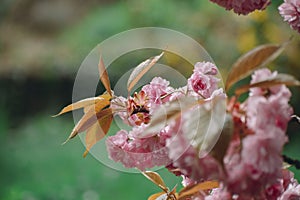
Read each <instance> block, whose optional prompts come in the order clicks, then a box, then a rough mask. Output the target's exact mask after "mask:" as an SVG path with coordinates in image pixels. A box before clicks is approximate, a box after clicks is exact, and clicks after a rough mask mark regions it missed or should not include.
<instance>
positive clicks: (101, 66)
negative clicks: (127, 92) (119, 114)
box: [98, 56, 112, 96]
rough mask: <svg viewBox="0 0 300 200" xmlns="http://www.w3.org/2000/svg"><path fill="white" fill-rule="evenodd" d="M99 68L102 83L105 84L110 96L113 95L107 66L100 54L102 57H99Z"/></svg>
mask: <svg viewBox="0 0 300 200" xmlns="http://www.w3.org/2000/svg"><path fill="white" fill-rule="evenodd" d="M98 70H99V76H100V80H101V82H102V84H103V85H104V87H105V89H106V91H107V92H108V94H109V95H110V96H112V91H111V88H110V81H109V77H108V73H107V70H106V67H105V65H104V62H103V59H102V56H100V59H99V64H98Z"/></svg>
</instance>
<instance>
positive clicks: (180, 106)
mask: <svg viewBox="0 0 300 200" xmlns="http://www.w3.org/2000/svg"><path fill="white" fill-rule="evenodd" d="M204 103H205V101H204V100H196V99H194V98H192V97H183V98H181V99H179V100H175V101H172V102H168V103H166V104H163V105H161V106H160V107H159V108H158V109H157V110H156V111H155V113H154V114H153V115H152V117H151V121H150V124H149V126H148V127H147V128H146V130H145V131H143V132H142V133H141V134H139V135H138V137H140V138H147V137H151V136H153V135H155V134H157V133H158V132H159V131H160V130H161V129H163V128H164V127H165V126H166V125H167V124H168V123H169V122H170V121H172V120H176V119H177V118H178V117H180V116H181V114H182V113H183V112H186V111H188V110H189V109H191V108H192V107H194V106H196V105H200V104H204Z"/></svg>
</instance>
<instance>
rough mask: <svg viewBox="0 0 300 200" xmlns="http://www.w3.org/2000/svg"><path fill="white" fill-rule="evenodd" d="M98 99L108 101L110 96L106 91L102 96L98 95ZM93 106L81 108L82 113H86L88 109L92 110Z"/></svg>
mask: <svg viewBox="0 0 300 200" xmlns="http://www.w3.org/2000/svg"><path fill="white" fill-rule="evenodd" d="M98 97H100V98H103V99H105V100H106V101H110V100H111V98H112V97H111V96H110V94H108V93H107V92H106V91H105V92H104V93H103V94H102V95H100V96H98ZM94 106H95V105H94V104H92V105H88V106H86V107H84V108H83V112H84V113H87V112H88V111H89V110H90V109H94Z"/></svg>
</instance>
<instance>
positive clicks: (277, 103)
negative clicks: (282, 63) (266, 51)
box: [246, 69, 293, 134]
mask: <svg viewBox="0 0 300 200" xmlns="http://www.w3.org/2000/svg"><path fill="white" fill-rule="evenodd" d="M276 74H277V73H276V72H274V73H271V72H270V71H269V70H268V69H261V70H257V71H256V72H254V74H253V75H252V80H251V83H256V82H260V81H263V80H266V79H267V78H270V77H273V76H276ZM290 97H291V92H290V91H289V89H288V88H287V87H286V86H284V85H277V86H272V87H270V88H252V89H251V90H250V97H249V98H248V99H247V102H246V107H247V109H246V115H247V126H248V127H249V128H250V129H252V130H253V131H256V130H258V129H261V130H265V132H266V133H269V134H271V133H272V131H271V130H268V129H269V128H271V129H273V127H277V128H280V129H281V130H282V131H283V132H284V131H286V128H287V123H288V121H289V120H290V119H291V115H292V114H293V109H292V107H291V106H290V105H289V104H288V102H289V100H290Z"/></svg>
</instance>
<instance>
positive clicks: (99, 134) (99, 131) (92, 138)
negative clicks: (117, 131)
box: [83, 114, 113, 157]
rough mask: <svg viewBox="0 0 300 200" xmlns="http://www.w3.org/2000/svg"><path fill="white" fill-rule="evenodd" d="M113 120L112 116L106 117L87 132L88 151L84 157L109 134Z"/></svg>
mask: <svg viewBox="0 0 300 200" xmlns="http://www.w3.org/2000/svg"><path fill="white" fill-rule="evenodd" d="M112 120H113V115H112V114H111V115H107V116H104V117H102V118H101V119H100V120H98V123H95V124H94V125H92V126H91V127H90V128H89V129H88V130H87V132H86V136H85V143H86V150H85V152H84V153H83V157H86V155H87V154H88V153H89V151H90V149H91V148H92V147H93V146H94V145H95V144H96V143H97V142H98V141H100V140H101V139H102V138H103V137H104V136H105V135H106V134H107V133H108V131H109V128H110V125H111V122H112Z"/></svg>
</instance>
